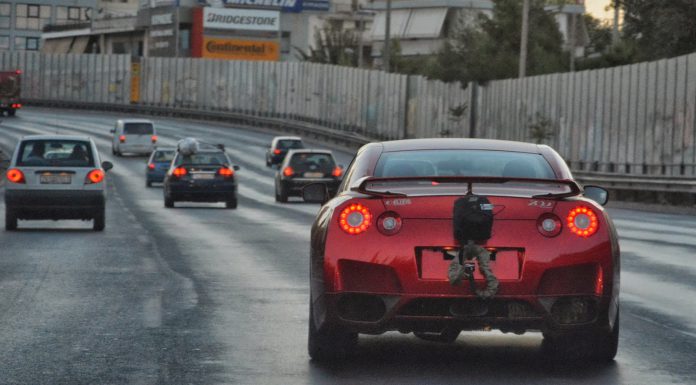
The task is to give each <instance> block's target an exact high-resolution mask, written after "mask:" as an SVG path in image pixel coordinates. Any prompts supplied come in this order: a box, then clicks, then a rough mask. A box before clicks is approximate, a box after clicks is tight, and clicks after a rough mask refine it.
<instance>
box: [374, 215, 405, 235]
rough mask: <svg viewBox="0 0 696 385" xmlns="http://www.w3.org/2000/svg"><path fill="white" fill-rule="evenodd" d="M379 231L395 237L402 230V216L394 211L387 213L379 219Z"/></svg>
mask: <svg viewBox="0 0 696 385" xmlns="http://www.w3.org/2000/svg"><path fill="white" fill-rule="evenodd" d="M377 230H379V232H380V233H382V234H384V235H394V234H396V233H398V232H399V230H401V216H399V214H397V213H395V212H393V211H387V212H386V213H384V214H382V215H380V216H379V218H378V219H377Z"/></svg>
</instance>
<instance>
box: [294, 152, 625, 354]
mask: <svg viewBox="0 0 696 385" xmlns="http://www.w3.org/2000/svg"><path fill="white" fill-rule="evenodd" d="M303 195H304V198H305V200H307V201H311V202H321V203H324V205H323V206H322V208H321V210H320V211H319V214H318V215H317V218H316V221H315V222H314V225H313V227H312V235H311V266H310V276H311V294H310V307H309V308H310V314H309V354H310V356H311V358H312V359H314V360H327V359H336V358H341V357H344V356H345V355H346V354H348V353H349V352H350V351H351V349H352V348H353V347H354V346H355V345H356V343H357V341H358V334H359V333H365V334H380V333H384V332H386V331H390V330H397V331H400V332H403V333H411V332H412V333H414V334H415V335H416V336H419V337H421V338H424V339H430V340H438V341H442V342H447V341H449V342H452V341H454V340H456V338H457V336H458V335H459V334H460V332H461V331H462V330H490V329H499V330H501V331H503V332H513V333H516V334H522V333H524V332H527V331H541V332H542V333H543V335H544V344H543V346H545V347H546V348H548V349H549V350H548V351H549V352H553V356H554V357H573V358H579V359H584V360H594V361H611V360H613V359H614V356H615V355H616V351H617V346H618V335H619V270H620V269H619V267H620V264H619V263H620V254H619V244H618V238H617V235H616V231H615V229H614V226H613V224H612V222H611V220H610V218H609V216H608V214H607V212H606V211H605V210H604V209H603V208H602V205H604V204H606V202H607V191H606V190H604V189H601V188H599V187H596V186H586V187H585V188H584V189H583V188H581V187H580V186H579V185H578V184H577V183H576V182H575V181H574V179H573V176H572V174H571V172H570V170H569V169H568V167H567V166H566V163H565V162H564V161H563V159H562V158H561V156H560V155H558V153H556V152H555V151H554V150H553V149H551V148H550V147H548V146H545V145H536V144H530V143H521V142H508V141H496V140H479V139H414V140H402V141H392V142H383V143H370V144H367V145H365V146H363V147H362V148H361V149H360V150H359V152H358V154H357V156H356V157H355V159H354V161H353V162H352V164H351V165H350V167H349V168H348V169H347V171H346V173H345V178H344V180H343V182H342V184H341V185H340V187H339V189H338V192H337V194H336V196H334V197H329V196H328V191H327V189H326V188H325V187H324V186H322V185H320V184H314V185H310V186H307V187H305V189H304V191H303ZM328 199H330V200H328ZM327 200H328V201H327ZM472 202H473V203H472ZM462 210H464V211H462ZM467 210H469V211H467ZM467 226H468V227H467ZM467 231H468V232H467Z"/></svg>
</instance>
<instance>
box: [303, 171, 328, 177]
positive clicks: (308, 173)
mask: <svg viewBox="0 0 696 385" xmlns="http://www.w3.org/2000/svg"><path fill="white" fill-rule="evenodd" d="M302 176H303V177H305V178H323V177H324V173H323V172H306V173H304V174H302Z"/></svg>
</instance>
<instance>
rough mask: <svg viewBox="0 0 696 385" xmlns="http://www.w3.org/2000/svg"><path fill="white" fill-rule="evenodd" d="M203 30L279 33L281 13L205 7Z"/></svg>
mask: <svg viewBox="0 0 696 385" xmlns="http://www.w3.org/2000/svg"><path fill="white" fill-rule="evenodd" d="M203 28H211V29H239V30H245V31H271V32H277V31H279V30H280V12H279V11H263V10H257V9H239V8H211V7H205V8H203Z"/></svg>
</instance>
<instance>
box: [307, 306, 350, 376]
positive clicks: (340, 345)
mask: <svg viewBox="0 0 696 385" xmlns="http://www.w3.org/2000/svg"><path fill="white" fill-rule="evenodd" d="M310 302H311V299H310ZM357 344H358V333H352V332H349V331H346V330H342V329H340V328H338V327H332V328H330V329H327V328H324V329H321V330H318V329H317V327H316V326H315V325H314V316H313V310H312V305H311V303H310V305H309V333H308V338H307V348H308V349H307V350H308V351H309V356H310V357H311V358H312V360H314V361H317V362H330V361H337V360H341V359H344V358H346V357H347V356H348V355H350V353H352V352H353V350H354V349H355V347H356V345H357Z"/></svg>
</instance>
